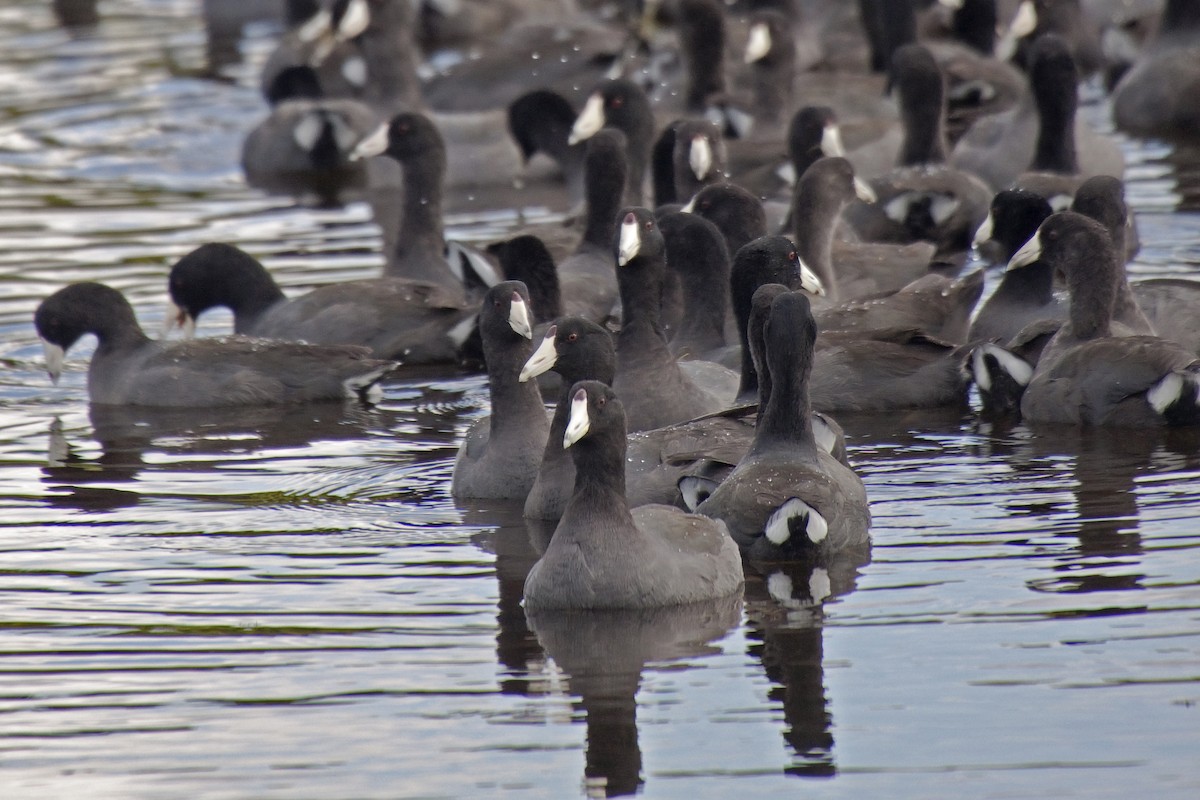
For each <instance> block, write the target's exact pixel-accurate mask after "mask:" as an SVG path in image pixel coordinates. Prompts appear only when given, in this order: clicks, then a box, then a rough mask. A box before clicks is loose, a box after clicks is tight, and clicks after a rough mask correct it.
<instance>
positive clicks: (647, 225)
mask: <svg viewBox="0 0 1200 800" xmlns="http://www.w3.org/2000/svg"><path fill="white" fill-rule="evenodd" d="M653 228H654V223H653V222H651V221H649V220H647V222H646V230H652V229H653Z"/></svg>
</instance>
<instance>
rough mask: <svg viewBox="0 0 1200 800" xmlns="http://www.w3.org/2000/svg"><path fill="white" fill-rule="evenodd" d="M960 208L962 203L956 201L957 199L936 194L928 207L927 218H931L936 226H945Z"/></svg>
mask: <svg viewBox="0 0 1200 800" xmlns="http://www.w3.org/2000/svg"><path fill="white" fill-rule="evenodd" d="M961 207H962V203H960V202H959V201H958V198H957V197H954V196H952V195H948V194H938V195H935V196H934V198H933V202H932V203H931V204H930V206H929V216H931V217H933V221H934V222H935V223H937V224H938V225H945V224H946V222H947V221H949V219H950V218H951V217H953V216H954V215H955V214H956V213H957V212H958V209H959V208H961Z"/></svg>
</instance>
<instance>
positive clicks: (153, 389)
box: [34, 282, 396, 407]
mask: <svg viewBox="0 0 1200 800" xmlns="http://www.w3.org/2000/svg"><path fill="white" fill-rule="evenodd" d="M34 325H35V327H36V328H37V332H38V336H40V337H41V339H42V343H43V345H44V347H45V352H46V369H47V371H48V372H49V373H50V377H51V379H52V380H54V381H56V382H57V380H58V377H59V375H61V373H62V366H63V357H64V355H65V353H66V351H67V350H69V349H70V348H71V346H72V345H74V344H75V343H76V342H77V341H79V339H80V338H81V337H83V336H85V335H87V334H89V333H90V334H94V335H95V336H96V338H97V340H99V346H98V347H97V348H96V352H95V353H94V354H93V355H92V360H91V364H90V365H89V367H88V397H89V399H90V400H91V402H93V403H98V404H111V405H137V406H191V407H211V406H238V405H270V404H281V403H308V402H315V401H320V400H339V399H343V398H346V397H355V396H358V397H361V398H364V399H365V398H367V396H368V392H369V390H370V389H371V388H372V387H373V386H374V385H375V384H376V383H377V382H378V381H379V380H380V378H382V377H383V376H384V375H386V374H387V373H389V372H391V371H392V369H393V368H395V366H396V364H395V362H393V361H383V360H379V359H372V358H370V357H369V356H370V351H369V350H367V349H366V348H365V347H356V346H333V345H314V344H303V343H298V342H278V341H271V340H266V339H252V338H249V337H244V336H234V337H228V338H222V339H199V340H193V341H188V342H158V341H154V340H152V339H150V338H149V337H148V336H146V334H145V333H144V332H143V331H142V328H141V326H140V325H138V322H137V318H136V316H135V315H134V313H133V307H132V306H130V305H129V301H128V300H126V299H125V296H124V295H122V294H121V293H120V292H118V291H117V290H116V289H113V288H111V287H108V286H105V285H104V284H101V283H90V282H88V283H73V284H71V285H69V286H66V287H64V288H62V289H59V290H58V291H57V292H55V293H54V294H52V295H50V296H49V297H47V298H46V299H45V300H43V301H42V302H41V304H39V305H38V308H37V311H36V313H35V314H34Z"/></svg>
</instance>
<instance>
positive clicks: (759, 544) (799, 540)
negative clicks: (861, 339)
mask: <svg viewBox="0 0 1200 800" xmlns="http://www.w3.org/2000/svg"><path fill="white" fill-rule="evenodd" d="M816 340H817V324H816V321H815V320H814V319H813V317H812V313H811V309H810V307H809V302H808V298H807V297H806V296H805V295H804V294H803V293H800V292H786V293H783V294H781V295H779V296H778V297H776V298H775V299H774V301H773V302H772V304H771V314H770V317H769V318H768V319H767V323H766V328H765V344H766V352H765V357H766V362H767V368H768V370H769V372H770V375H771V390H770V397H769V398H768V399H767V400H766V403H765V407H764V408H763V410H762V416H761V418H760V419H759V423H758V426H757V428H756V430H755V435H754V443H753V445H751V448H750V452H749V453H748V454H747V455H746V457H745V458H743V459H742V460H741V461H740V462H739V463H738V465H737V467H736V468H734V470H733V472H732V473H730V475H729V477H727V478H726V479H725V480H724V481H723V482H722V483H721V484H720V486H718V487H717V488H716V490H714V491H713V493H712V495H710V496H709V497H708V499H707V500H705V501H704V502H703V503H701V504H700V505H699V506H698V507H697V511H698V512H699V513H701V514H705V515H707V516H711V517H714V518H716V519H720V520H722V521H724V522H725V523H726V524H727V525H728V526H729V532H730V535H731V536H732V537H733V539H734V541H736V542H737V543H738V546H739V548H740V549H741V550H742V551H743V552H744V553H746V554H747V555H748V556H750V557H752V558H756V559H764V560H768V559H776V560H778V559H802V558H808V557H822V556H828V555H830V554H832V553H835V552H837V551H839V550H843V549H846V548H850V547H855V546H862V545H865V544H867V542H868V541H869V534H868V528H869V527H870V521H871V514H870V510H869V508H868V505H867V493H866V490H865V489H864V487H863V484H862V480H861V479H860V478H859V477H858V475H856V474H855V473H854V472H853V470H851V469H849V468H848V467H846V465H844V464H842V463H841V462H840V461H838V460H836V459H835V458H833V457H832V456H830V455H829V454H828V453H826V452H825V451H823V450H822V449H820V448H819V447H818V446H817V444H816V441H815V439H814V438H813V431H812V423H811V415H810V413H809V409H810V403H809V396H808V380H809V376H810V374H811V370H812V367H813V358H814V353H815V347H816Z"/></svg>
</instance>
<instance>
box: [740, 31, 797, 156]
mask: <svg viewBox="0 0 1200 800" xmlns="http://www.w3.org/2000/svg"><path fill="white" fill-rule="evenodd" d="M748 22H749V23H750V30H749V36H748V39H747V41H746V50H745V54H744V56H743V57H744V60H745V62H746V63H747V64H748V65H749V66H750V80H751V83H752V85H753V90H754V97H753V100H752V101H751V106H750V111H751V114H752V115H753V117H754V129H753V130H754V132H755V133H756V134H761V133H762V131H763V129H766V130H768V131H769V130H772V129H777V128H779V126H781V125H782V124H783V121H784V120H785V119H787V115H788V113H789V112H790V110H791V108H792V80H793V77H794V76H795V74H796V39H795V36H794V34H793V28H792V21H791V20H789V19H788V18H787V16H785V15H784V14H783V13H782V12H781V11H777V10H775V9H772V8H765V9H760V10H758V11H755V12H754V13H753V14H751V15H750V19H749V20H748Z"/></svg>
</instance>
